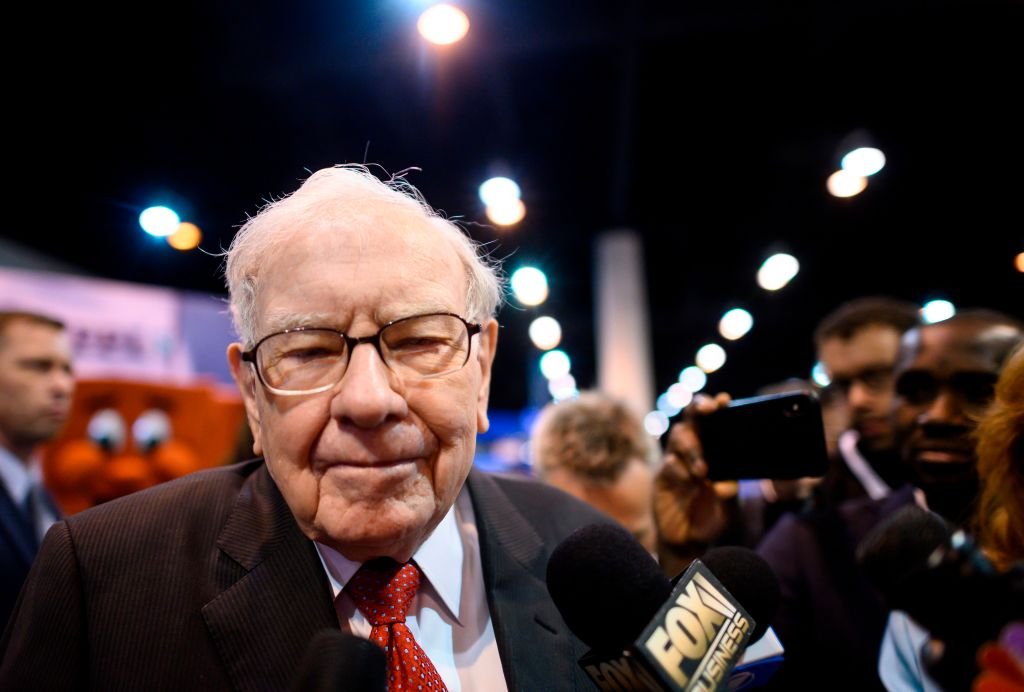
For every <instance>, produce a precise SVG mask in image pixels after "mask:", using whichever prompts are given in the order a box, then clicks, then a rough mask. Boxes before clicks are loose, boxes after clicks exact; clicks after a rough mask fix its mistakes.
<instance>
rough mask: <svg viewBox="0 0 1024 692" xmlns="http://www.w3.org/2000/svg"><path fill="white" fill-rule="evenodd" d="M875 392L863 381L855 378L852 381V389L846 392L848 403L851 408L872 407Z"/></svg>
mask: <svg viewBox="0 0 1024 692" xmlns="http://www.w3.org/2000/svg"><path fill="white" fill-rule="evenodd" d="M872 397H873V392H872V391H871V390H870V389H869V388H868V387H867V385H865V384H864V383H863V382H861V381H860V380H859V379H855V380H853V381H852V382H850V389H849V391H848V392H847V394H846V403H847V404H848V405H849V407H850V408H852V409H855V410H863V409H866V408H870V407H871V402H872Z"/></svg>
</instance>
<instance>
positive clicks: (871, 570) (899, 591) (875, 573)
mask: <svg viewBox="0 0 1024 692" xmlns="http://www.w3.org/2000/svg"><path fill="white" fill-rule="evenodd" d="M951 533H952V532H951V531H950V527H949V525H948V524H947V523H946V522H945V520H944V519H942V517H940V516H939V515H938V514H935V513H934V512H929V511H928V510H926V509H922V508H920V507H918V506H917V505H907V506H906V507H901V508H900V509H898V510H897V511H895V512H893V513H892V514H890V515H889V516H888V517H886V518H885V519H883V520H882V521H880V522H879V523H878V524H877V525H876V526H875V527H874V528H873V529H872V530H871V531H870V532H869V533H868V534H867V535H866V536H865V537H864V538H863V539H862V540H861V542H860V545H859V546H857V561H858V562H859V563H860V565H861V567H862V568H863V569H864V573H865V574H866V575H867V577H868V578H869V579H870V580H871V582H872V583H874V584H875V586H876V587H877V588H878V590H879V591H881V592H882V595H883V596H884V597H885V599H886V602H887V603H888V604H889V606H890V607H891V608H904V609H905V606H906V603H904V602H903V601H904V600H905V599H906V598H907V597H908V596H910V597H911V598H913V595H912V594H910V593H907V590H908V588H909V589H911V590H914V589H919V588H920V586H921V584H919V583H917V584H916V585H915V583H916V581H915V580H912V577H913V576H914V575H915V574H920V573H921V572H922V571H923V570H925V569H926V568H927V565H928V558H929V556H931V554H932V553H934V552H935V550H936V549H937V548H939V547H941V546H944V545H947V544H948V543H949V539H950V535H951Z"/></svg>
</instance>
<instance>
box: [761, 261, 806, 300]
mask: <svg viewBox="0 0 1024 692" xmlns="http://www.w3.org/2000/svg"><path fill="white" fill-rule="evenodd" d="M799 272H800V262H798V261H797V259H796V257H793V255H787V254H786V253H784V252H780V253H778V254H775V255H772V256H771V257H769V258H768V259H766V260H765V261H764V264H762V265H761V268H760V269H758V270H757V285H758V286H760V287H761V288H763V289H764V290H766V291H777V290H779V289H780V288H782V287H784V286H785V285H786V284H788V283H789V282H790V281H792V280H793V277H795V276H796V275H797V274H798V273H799Z"/></svg>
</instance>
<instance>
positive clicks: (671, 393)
mask: <svg viewBox="0 0 1024 692" xmlns="http://www.w3.org/2000/svg"><path fill="white" fill-rule="evenodd" d="M703 374H704V372H703V371H701V375H703ZM665 395H666V396H667V397H668V400H669V401H670V402H672V405H673V406H675V407H677V408H679V409H684V408H686V407H687V406H689V405H690V402H691V401H693V391H691V390H690V388H689V387H687V386H686V385H685V384H683V383H682V382H676V383H675V384H674V385H672V386H671V387H669V388H668V390H667V391H666V392H665Z"/></svg>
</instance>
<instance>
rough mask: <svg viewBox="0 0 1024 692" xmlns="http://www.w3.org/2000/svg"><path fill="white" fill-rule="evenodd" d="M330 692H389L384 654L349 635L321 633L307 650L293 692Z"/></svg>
mask: <svg viewBox="0 0 1024 692" xmlns="http://www.w3.org/2000/svg"><path fill="white" fill-rule="evenodd" d="M328 690H331V691H335V690H360V691H362V690H366V692H386V690H387V664H386V662H385V656H384V650H383V649H381V648H380V647H379V646H377V645H376V644H374V643H373V642H371V641H370V640H369V639H364V638H363V637H358V636H356V635H354V634H351V633H349V632H342V631H341V630H337V629H331V628H328V629H323V630H320V631H319V632H317V633H316V634H315V635H313V638H312V639H310V640H309V644H308V645H307V646H306V653H305V654H304V655H303V657H302V661H301V662H300V663H299V667H298V669H297V670H296V675H295V679H294V681H293V683H292V686H291V688H290V692H328Z"/></svg>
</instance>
